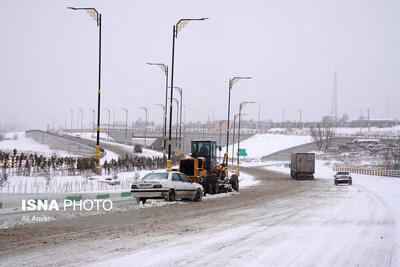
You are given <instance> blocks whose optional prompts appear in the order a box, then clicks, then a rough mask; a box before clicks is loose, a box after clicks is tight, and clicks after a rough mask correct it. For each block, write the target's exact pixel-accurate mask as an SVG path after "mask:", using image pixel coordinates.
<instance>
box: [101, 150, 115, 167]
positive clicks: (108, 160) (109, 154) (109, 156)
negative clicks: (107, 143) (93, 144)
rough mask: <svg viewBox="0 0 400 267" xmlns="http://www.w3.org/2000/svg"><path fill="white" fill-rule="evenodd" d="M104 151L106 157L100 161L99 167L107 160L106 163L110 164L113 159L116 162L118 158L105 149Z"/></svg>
mask: <svg viewBox="0 0 400 267" xmlns="http://www.w3.org/2000/svg"><path fill="white" fill-rule="evenodd" d="M104 151H105V152H106V155H105V156H104V157H102V158H101V159H100V164H101V165H103V164H104V162H105V161H106V160H107V162H110V161H111V160H113V159H114V160H118V158H119V156H118V154H116V153H114V152H112V151H110V150H107V149H105V150H104Z"/></svg>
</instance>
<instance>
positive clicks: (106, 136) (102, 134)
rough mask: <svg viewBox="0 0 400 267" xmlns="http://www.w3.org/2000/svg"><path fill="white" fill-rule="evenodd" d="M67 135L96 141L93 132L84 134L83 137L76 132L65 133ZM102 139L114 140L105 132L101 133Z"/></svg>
mask: <svg viewBox="0 0 400 267" xmlns="http://www.w3.org/2000/svg"><path fill="white" fill-rule="evenodd" d="M64 134H66V135H71V136H75V137H81V138H85V139H96V134H97V133H96V134H93V132H83V133H82V135H81V133H80V132H74V133H64ZM100 139H102V140H113V138H112V137H111V136H108V134H107V133H105V132H100Z"/></svg>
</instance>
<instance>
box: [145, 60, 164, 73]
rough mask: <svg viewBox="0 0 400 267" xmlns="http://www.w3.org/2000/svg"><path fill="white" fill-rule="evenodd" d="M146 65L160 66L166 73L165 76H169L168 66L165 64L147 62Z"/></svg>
mask: <svg viewBox="0 0 400 267" xmlns="http://www.w3.org/2000/svg"><path fill="white" fill-rule="evenodd" d="M146 64H147V65H151V66H159V67H160V69H161V70H162V71H163V72H164V74H165V75H166V76H168V65H165V64H163V63H150V62H146Z"/></svg>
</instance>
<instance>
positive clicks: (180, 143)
mask: <svg viewBox="0 0 400 267" xmlns="http://www.w3.org/2000/svg"><path fill="white" fill-rule="evenodd" d="M174 89H175V90H178V92H179V95H180V97H181V101H180V103H181V104H180V106H179V109H180V111H179V113H180V115H179V118H180V119H179V152H178V155H179V156H181V155H182V105H183V102H182V94H183V89H182V88H181V87H177V86H175V88H174Z"/></svg>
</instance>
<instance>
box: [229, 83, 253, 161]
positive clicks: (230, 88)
mask: <svg viewBox="0 0 400 267" xmlns="http://www.w3.org/2000/svg"><path fill="white" fill-rule="evenodd" d="M243 79H252V77H233V78H231V79H229V93H228V122H227V126H226V153H225V154H226V167H227V168H228V162H229V154H228V146H229V117H230V112H231V90H232V87H233V85H234V84H235V83H237V82H238V81H239V80H243Z"/></svg>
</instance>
